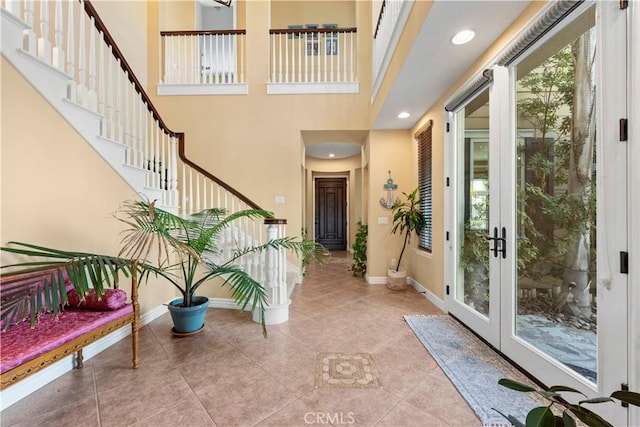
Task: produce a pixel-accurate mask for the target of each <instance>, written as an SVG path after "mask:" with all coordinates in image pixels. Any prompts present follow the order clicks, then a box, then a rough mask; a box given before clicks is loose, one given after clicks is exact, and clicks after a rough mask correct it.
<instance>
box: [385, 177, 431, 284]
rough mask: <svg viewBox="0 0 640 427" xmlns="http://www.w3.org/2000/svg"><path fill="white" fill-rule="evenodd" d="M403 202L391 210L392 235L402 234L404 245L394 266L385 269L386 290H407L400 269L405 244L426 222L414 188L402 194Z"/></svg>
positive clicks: (418, 232)
mask: <svg viewBox="0 0 640 427" xmlns="http://www.w3.org/2000/svg"><path fill="white" fill-rule="evenodd" d="M402 194H403V195H404V198H405V200H401V201H398V202H396V203H395V204H394V205H393V207H392V208H391V209H392V212H393V228H392V229H391V232H392V233H394V234H395V233H396V232H399V233H400V234H404V243H403V245H402V250H401V251H400V256H399V257H398V261H397V262H396V265H392V266H391V267H390V268H388V269H387V288H389V289H392V290H394V291H404V290H406V289H407V272H406V270H405V268H404V267H402V265H401V262H402V256H403V255H404V251H405V249H406V248H407V244H409V242H410V241H411V235H412V234H413V233H414V232H415V233H416V234H417V235H420V233H422V230H423V229H424V227H425V226H426V221H425V219H424V216H422V212H420V196H419V195H418V189H417V188H416V189H415V190H413V191H412V192H411V193H409V194H407V193H404V192H403V193H402Z"/></svg>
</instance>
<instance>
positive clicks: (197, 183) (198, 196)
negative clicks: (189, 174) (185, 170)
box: [196, 172, 201, 212]
mask: <svg viewBox="0 0 640 427" xmlns="http://www.w3.org/2000/svg"><path fill="white" fill-rule="evenodd" d="M200 210H201V209H200V173H199V172H196V212H200Z"/></svg>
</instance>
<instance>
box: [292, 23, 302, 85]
mask: <svg viewBox="0 0 640 427" xmlns="http://www.w3.org/2000/svg"><path fill="white" fill-rule="evenodd" d="M291 39H292V42H291V43H293V46H294V49H295V50H296V51H297V52H298V55H297V56H298V80H297V81H298V82H301V81H302V55H303V54H304V52H303V51H302V43H300V39H297V38H296V37H295V35H294V36H293V37H292V38H291Z"/></svg>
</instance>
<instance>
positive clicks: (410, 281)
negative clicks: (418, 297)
mask: <svg viewBox="0 0 640 427" xmlns="http://www.w3.org/2000/svg"><path fill="white" fill-rule="evenodd" d="M407 283H408V284H409V285H411V286H413V287H414V288H415V290H416V291H418V292H419V293H421V294H422V295H424V297H425V298H426V299H428V300H429V301H431V302H432V303H433V305H435V306H436V307H438V308H439V309H440V310H442V311H443V312H445V313H446V312H447V310H446V308H445V306H444V301H442V300H441V299H440V298H438V297H437V296H436V294H434V293H433V292H431V291H430V290H428V289H427V288H425V287H424V286H422V285H421V284H420V283H418V282H417V281H416V280H415V279H414V278H412V277H407Z"/></svg>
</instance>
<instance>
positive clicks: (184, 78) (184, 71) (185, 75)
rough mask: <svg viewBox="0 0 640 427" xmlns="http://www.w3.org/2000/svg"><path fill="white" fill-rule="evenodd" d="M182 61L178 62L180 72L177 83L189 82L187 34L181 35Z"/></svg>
mask: <svg viewBox="0 0 640 427" xmlns="http://www.w3.org/2000/svg"><path fill="white" fill-rule="evenodd" d="M180 47H181V49H182V56H183V58H182V62H181V64H180V67H181V73H180V82H179V83H188V82H189V66H188V65H187V64H188V63H189V36H183V37H182V44H181V46H180Z"/></svg>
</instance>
